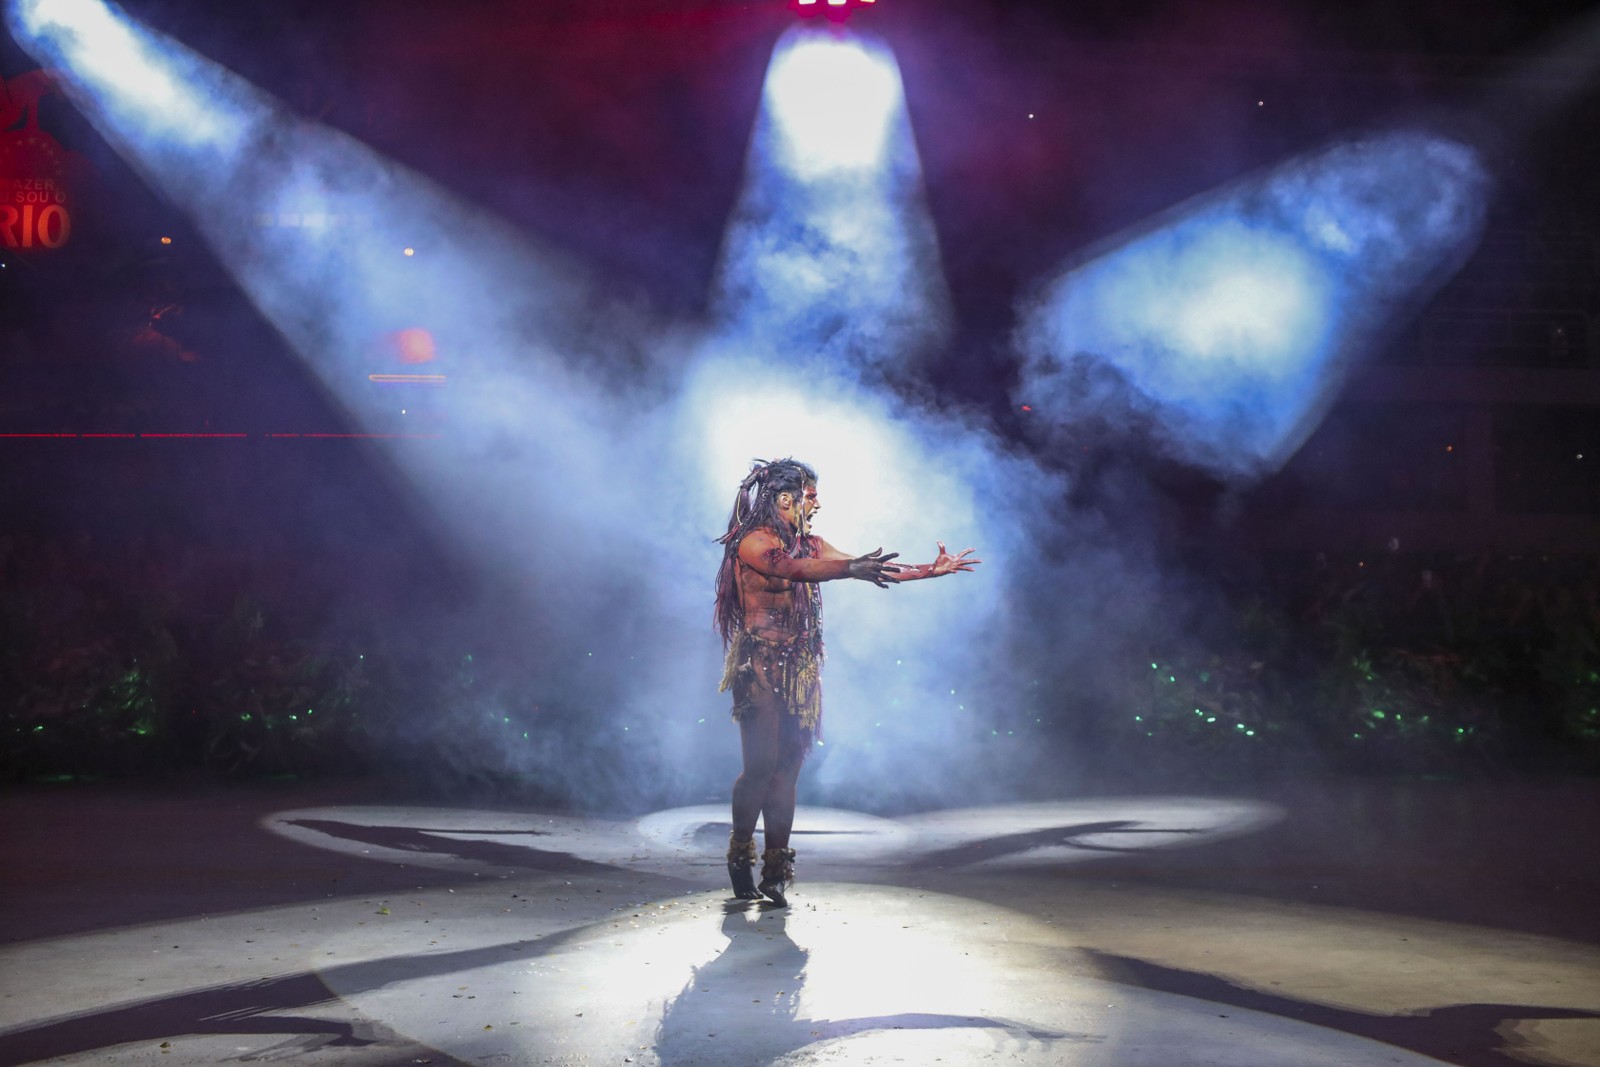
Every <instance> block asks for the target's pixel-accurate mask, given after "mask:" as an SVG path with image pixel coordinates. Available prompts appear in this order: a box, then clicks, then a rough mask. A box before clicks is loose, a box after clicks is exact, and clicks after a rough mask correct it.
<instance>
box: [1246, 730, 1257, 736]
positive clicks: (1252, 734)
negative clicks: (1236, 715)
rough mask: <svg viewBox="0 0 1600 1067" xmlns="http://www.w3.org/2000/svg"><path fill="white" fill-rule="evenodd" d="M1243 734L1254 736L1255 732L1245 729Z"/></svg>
mask: <svg viewBox="0 0 1600 1067" xmlns="http://www.w3.org/2000/svg"><path fill="white" fill-rule="evenodd" d="M1244 735H1245V736H1246V737H1254V736H1255V735H1256V732H1255V731H1254V730H1246V731H1245V732H1244Z"/></svg>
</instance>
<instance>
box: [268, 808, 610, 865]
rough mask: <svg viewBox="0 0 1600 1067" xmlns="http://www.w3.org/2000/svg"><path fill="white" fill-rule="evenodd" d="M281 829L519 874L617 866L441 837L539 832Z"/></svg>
mask: <svg viewBox="0 0 1600 1067" xmlns="http://www.w3.org/2000/svg"><path fill="white" fill-rule="evenodd" d="M283 824H284V825H285V826H297V827H299V828H301V829H303V830H313V831H315V832H317V833H319V834H326V835H327V836H329V837H332V838H337V839H338V840H340V841H351V842H354V843H356V844H360V845H375V846H377V847H378V848H388V849H394V850H395V851H396V852H416V853H423V854H427V855H431V856H455V857H456V858H458V859H464V860H471V861H473V862H475V863H487V864H492V865H493V866H496V867H516V868H519V869H522V870H531V871H551V872H559V873H564V874H585V873H594V872H600V871H605V872H608V873H611V874H615V873H617V872H618V871H619V870H621V868H619V867H613V866H610V865H609V864H605V863H596V862H594V861H593V860H586V859H580V858H578V857H577V856H574V855H572V854H571V853H569V852H554V851H546V850H544V849H539V848H534V847H531V846H524V845H508V844H506V843H504V842H501V841H474V840H471V839H465V838H457V837H443V836H440V835H443V834H495V835H497V836H511V835H513V834H515V835H520V836H524V837H527V838H529V839H530V840H532V839H537V838H539V837H546V836H549V835H547V834H544V833H541V832H540V831H538V830H485V829H482V828H481V827H473V828H462V829H449V828H430V827H422V826H365V825H363V824H361V823H353V822H341V821H339V820H335V819H285V820H283Z"/></svg>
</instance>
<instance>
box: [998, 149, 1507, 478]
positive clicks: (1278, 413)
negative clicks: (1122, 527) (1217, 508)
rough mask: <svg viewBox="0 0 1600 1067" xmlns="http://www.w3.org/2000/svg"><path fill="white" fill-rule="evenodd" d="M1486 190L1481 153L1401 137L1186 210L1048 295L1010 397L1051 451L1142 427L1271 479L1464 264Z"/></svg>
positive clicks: (1235, 471)
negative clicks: (1373, 357)
mask: <svg viewBox="0 0 1600 1067" xmlns="http://www.w3.org/2000/svg"><path fill="white" fill-rule="evenodd" d="M1490 186H1491V181H1490V178H1489V175H1488V172H1487V170H1486V169H1485V167H1484V165H1483V164H1482V162H1481V161H1480V159H1479V158H1478V155H1477V153H1476V152H1475V151H1474V150H1473V149H1471V148H1469V147H1467V146H1466V145H1463V144H1459V143H1456V142H1454V141H1451V140H1448V139H1445V138H1443V137H1440V136H1437V135H1434V134H1430V133H1426V132H1422V131H1416V130H1398V131H1392V132H1385V133H1379V134H1374V135H1372V136H1370V137H1367V138H1364V139H1361V140H1356V141H1352V142H1350V143H1345V144H1339V145H1335V146H1333V147H1331V148H1327V149H1324V150H1322V151H1318V152H1314V153H1311V154H1309V155H1306V156H1303V157H1300V158H1298V159H1294V160H1291V161H1290V162H1288V163H1286V164H1283V165H1281V166H1279V167H1276V168H1274V169H1273V170H1271V171H1269V172H1267V173H1265V174H1262V175H1258V176H1254V177H1251V178H1248V179H1245V180H1243V181H1240V182H1238V183H1236V184H1234V185H1233V186H1231V187H1229V188H1227V189H1225V190H1222V191H1219V192H1217V193H1214V194H1211V195H1208V196H1205V197H1202V198H1200V199H1198V200H1195V201H1193V202H1190V203H1188V204H1184V205H1182V206H1180V207H1178V208H1175V209H1173V210H1172V211H1170V212H1168V213H1167V214H1166V215H1165V216H1164V217H1163V218H1161V219H1158V220H1156V221H1155V222H1154V223H1153V224H1151V225H1150V226H1147V227H1144V228H1142V229H1141V230H1140V231H1139V232H1138V233H1135V234H1127V235H1123V236H1121V237H1118V238H1116V239H1114V240H1112V241H1110V242H1107V246H1105V247H1103V248H1101V249H1099V250H1097V251H1095V252H1092V253H1090V254H1089V255H1087V256H1084V257H1082V258H1081V259H1080V261H1079V262H1078V263H1077V265H1074V266H1072V267H1071V268H1069V269H1067V270H1066V271H1065V272H1063V273H1062V274H1061V275H1060V276H1059V277H1058V278H1057V279H1056V280H1055V281H1053V282H1051V283H1050V284H1049V285H1048V286H1046V287H1045V289H1044V290H1043V292H1042V294H1041V295H1040V296H1039V298H1038V299H1037V301H1036V302H1035V303H1034V304H1033V305H1032V306H1031V307H1029V308H1028V309H1027V310H1026V312H1025V315H1024V324H1023V328H1022V330H1021V333H1020V338H1019V340H1020V347H1021V349H1022V352H1023V358H1024V362H1023V369H1022V375H1021V378H1020V381H1019V384H1018V386H1017V388H1016V391H1015V397H1016V399H1017V401H1018V402H1019V403H1025V404H1028V405H1029V406H1030V407H1032V409H1033V410H1034V411H1035V412H1036V413H1037V414H1038V416H1039V425H1041V426H1042V427H1043V428H1044V431H1045V434H1046V436H1047V437H1048V438H1049V439H1050V440H1051V441H1053V442H1054V443H1055V444H1056V445H1057V446H1058V447H1060V446H1071V445H1074V444H1078V443H1080V440H1081V439H1082V438H1083V437H1084V435H1085V434H1095V433H1099V432H1102V431H1104V429H1105V428H1106V427H1108V426H1110V427H1115V428H1120V427H1121V426H1123V425H1125V424H1126V423H1128V422H1129V421H1130V420H1134V421H1138V422H1139V423H1141V424H1142V425H1143V426H1144V427H1145V428H1147V429H1148V430H1149V431H1151V432H1152V433H1153V434H1154V435H1155V437H1156V438H1157V439H1158V440H1159V441H1160V442H1161V443H1162V444H1163V445H1164V446H1165V447H1166V448H1167V449H1168V450H1170V452H1171V453H1172V454H1173V455H1174V456H1175V457H1176V458H1178V459H1180V460H1183V461H1184V462H1187V463H1191V464H1194V465H1197V466H1201V467H1205V468H1207V469H1209V470H1211V471H1213V472H1214V473H1216V474H1218V475H1219V476H1222V477H1224V478H1228V479H1236V480H1247V479H1249V478H1252V477H1255V476H1259V475H1260V474H1262V473H1265V472H1268V471H1271V470H1274V469H1276V468H1277V467H1278V466H1280V465H1281V464H1282V463H1283V462H1284V461H1285V460H1286V459H1287V458H1288V457H1289V456H1290V455H1291V454H1292V453H1293V452H1294V450H1295V449H1296V448H1297V447H1299V445H1300V443H1301V442H1302V441H1303V440H1304V439H1305V437H1306V435H1307V434H1309V433H1310V431H1311V430H1312V429H1313V428H1314V427H1315V425H1316V423H1317V422H1318V421H1319V419H1320V418H1321V416H1322V414H1323V413H1324V411H1325V410H1326V408H1327V406H1328V404H1329V403H1330V402H1331V400H1332V398H1333V396H1334V395H1335V393H1336V392H1337V391H1338V389H1339V387H1340V386H1341V385H1342V383H1343V381H1344V377H1345V372H1346V370H1347V369H1348V367H1349V366H1350V365H1351V364H1352V363H1353V362H1355V361H1357V360H1359V359H1361V358H1363V357H1365V356H1367V355H1370V354H1371V353H1372V352H1373V350H1374V349H1375V348H1377V347H1378V346H1379V345H1381V343H1382V342H1383V341H1384V340H1385V339H1386V338H1387V337H1388V336H1389V333H1390V331H1391V330H1392V329H1393V328H1394V327H1395V326H1396V325H1397V324H1399V323H1400V322H1402V321H1403V320H1404V318H1405V317H1406V316H1407V315H1408V314H1409V313H1410V312H1412V311H1414V310H1415V309H1416V307H1417V306H1418V305H1419V304H1420V303H1421V301H1422V300H1424V299H1425V298H1427V297H1428V296H1429V295H1431V294H1432V293H1433V292H1434V291H1435V290H1436V289H1437V287H1438V286H1439V285H1440V284H1441V283H1442V282H1443V281H1444V280H1445V279H1446V278H1448V277H1449V276H1450V275H1451V274H1453V273H1454V272H1455V271H1456V270H1457V269H1458V268H1459V266H1460V265H1461V263H1462V262H1463V261H1464V260H1465V259H1466V257H1467V255H1468V254H1470V253H1471V251H1472V249H1473V248H1474V247H1475V246H1476V244H1477V241H1478V238H1479V236H1480V234H1481V232H1482V229H1483V220H1484V212H1485V208H1486V205H1487V202H1488V197H1489V192H1490Z"/></svg>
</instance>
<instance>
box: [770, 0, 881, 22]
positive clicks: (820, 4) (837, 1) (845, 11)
mask: <svg viewBox="0 0 1600 1067" xmlns="http://www.w3.org/2000/svg"><path fill="white" fill-rule="evenodd" d="M874 2H875V0H789V6H790V7H791V8H793V9H794V10H795V11H798V12H799V13H800V15H801V17H802V18H811V17H813V16H816V15H821V16H822V17H824V18H826V19H828V20H830V21H832V22H842V21H844V19H845V18H846V17H848V16H849V15H850V14H851V13H852V12H854V11H859V10H860V9H861V8H864V7H872V6H873V4H874Z"/></svg>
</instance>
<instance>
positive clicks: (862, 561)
mask: <svg viewBox="0 0 1600 1067" xmlns="http://www.w3.org/2000/svg"><path fill="white" fill-rule="evenodd" d="M898 555H900V553H898V552H890V553H888V554H885V553H884V551H883V549H882V548H875V549H873V550H872V551H871V552H868V553H867V554H866V555H864V556H857V557H856V558H855V559H853V560H851V561H850V577H852V578H860V579H861V580H862V581H864V582H871V583H872V584H873V585H875V586H877V587H878V588H879V589H887V588H888V587H889V586H890V585H892V584H893V583H895V582H898V581H899V580H900V579H898V578H896V577H895V576H894V570H895V567H894V564H892V563H890V562H889V561H890V560H892V559H894V558H895V557H896V556H898Z"/></svg>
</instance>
